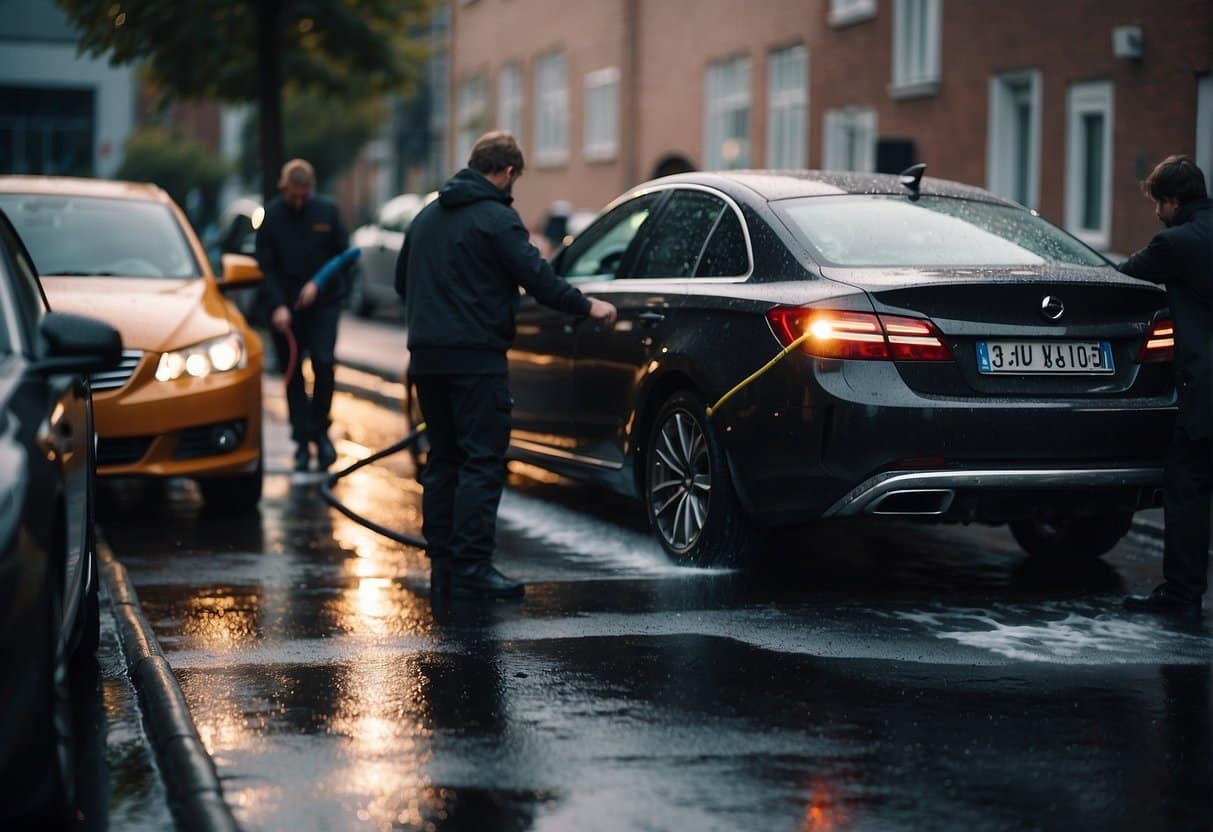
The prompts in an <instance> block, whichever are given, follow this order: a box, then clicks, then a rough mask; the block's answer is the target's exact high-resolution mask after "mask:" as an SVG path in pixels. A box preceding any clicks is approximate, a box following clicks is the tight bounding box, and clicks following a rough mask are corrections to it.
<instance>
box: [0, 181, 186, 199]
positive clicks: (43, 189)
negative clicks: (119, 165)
mask: <svg viewBox="0 0 1213 832" xmlns="http://www.w3.org/2000/svg"><path fill="white" fill-rule="evenodd" d="M0 193H10V194H12V193H17V194H53V195H58V196H95V197H104V198H109V199H141V200H147V201H151V202H168V194H167V193H165V192H164V191H163V190H162V189H161V188H159V187H158V186H156V185H153V184H151V183H150V182H122V181H119V180H116V179H84V178H80V177H72V176H0Z"/></svg>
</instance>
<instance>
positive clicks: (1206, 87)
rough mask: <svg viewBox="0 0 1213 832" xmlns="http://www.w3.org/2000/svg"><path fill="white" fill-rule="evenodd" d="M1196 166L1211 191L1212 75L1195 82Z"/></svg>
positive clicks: (1212, 155) (1212, 136)
mask: <svg viewBox="0 0 1213 832" xmlns="http://www.w3.org/2000/svg"><path fill="white" fill-rule="evenodd" d="M1196 166H1197V167H1198V168H1200V170H1201V173H1203V174H1204V175H1205V182H1206V183H1208V185H1209V188H1210V190H1213V75H1203V76H1201V77H1200V79H1199V80H1198V81H1197V82H1196Z"/></svg>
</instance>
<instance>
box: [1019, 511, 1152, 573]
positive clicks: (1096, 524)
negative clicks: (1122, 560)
mask: <svg viewBox="0 0 1213 832" xmlns="http://www.w3.org/2000/svg"><path fill="white" fill-rule="evenodd" d="M1132 525H1133V512H1131V511H1108V512H1103V513H1101V514H1081V515H1072V514H1053V513H1044V514H1038V515H1034V516H1032V517H1026V518H1021V519H1019V520H1012V521H1011V522H1010V523H1008V526H1010V529H1011V535H1012V536H1013V537H1014V538H1015V542H1016V543H1018V544H1019V545H1020V546H1021V547H1022V548H1023V550H1024V551H1025V552H1027V553H1028V554H1029V555H1032V556H1033V557H1042V558H1053V559H1058V560H1068V561H1089V560H1094V559H1096V558H1099V557H1102V556H1103V555H1106V554H1107V553H1108V552H1110V551H1112V549H1113V548H1114V547H1115V546H1116V544H1117V543H1119V542H1120V541H1121V539H1122V538H1123V537H1124V536H1125V535H1126V534H1128V533H1129V528H1130V527H1131V526H1132Z"/></svg>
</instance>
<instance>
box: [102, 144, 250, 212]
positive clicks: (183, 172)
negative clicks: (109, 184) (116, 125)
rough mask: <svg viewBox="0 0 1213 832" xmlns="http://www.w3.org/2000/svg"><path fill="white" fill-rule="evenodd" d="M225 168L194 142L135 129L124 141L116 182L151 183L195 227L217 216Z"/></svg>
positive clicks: (226, 169)
mask: <svg viewBox="0 0 1213 832" xmlns="http://www.w3.org/2000/svg"><path fill="white" fill-rule="evenodd" d="M227 175H228V166H227V164H226V163H225V162H224V161H223V159H221V158H219V156H218V155H217V154H215V153H213V152H211V151H210V150H208V149H207V148H206V147H204V146H202V145H201V144H198V143H197V142H194V141H190V140H189V139H187V138H185V137H184V136H181V135H178V134H176V133H170V132H169V131H167V130H164V129H162V128H159V127H147V128H143V129H141V130H136V131H135V132H134V133H132V134H131V135H130V138H128V139H127V141H126V154H125V157H124V158H123V160H122V166H121V167H119V168H118V173H117V177H118V178H119V179H129V180H131V181H134V182H154V183H156V184H157V185H159V186H160V187H161V188H164V190H166V191H168V193H169V196H171V197H172V198H173V199H174V200H175V201H176V202H177V204H178V205H180V206H182V207H183V208H185V209H186V211H187V213H188V214H189V217H190V221H191V222H193V223H194V226H195V227H199V228H200V227H202V226H204V225H206V223H208V222H210V221H211V220H213V219H214V218H215V216H216V215H217V214H218V208H219V191H220V190H221V189H222V188H223V180H224V179H226V178H227Z"/></svg>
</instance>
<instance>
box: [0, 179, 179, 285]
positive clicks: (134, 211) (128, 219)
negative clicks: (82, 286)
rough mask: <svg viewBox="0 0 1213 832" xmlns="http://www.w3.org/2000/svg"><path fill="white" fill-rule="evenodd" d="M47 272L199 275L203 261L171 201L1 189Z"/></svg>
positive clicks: (4, 204)
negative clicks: (190, 243)
mask: <svg viewBox="0 0 1213 832" xmlns="http://www.w3.org/2000/svg"><path fill="white" fill-rule="evenodd" d="M0 209H3V210H4V212H5V213H6V214H8V217H9V219H10V220H12V222H13V225H14V226H16V228H17V233H18V234H20V235H21V239H22V240H24V241H25V246H26V248H28V249H29V253H30V255H31V256H32V257H33V258H34V264H35V265H36V266H37V267H38V272H39V273H40V274H43V275H87V276H93V275H118V276H122V277H165V278H173V279H178V280H179V279H182V278H188V277H197V276H198V274H199V272H198V262H197V260H195V259H194V256H193V253H192V252H191V251H190V248H189V246H188V245H187V244H186V241H185V235H184V234H183V233H182V231H181V227H180V226H179V225H178V224H177V218H176V217H175V216H174V215H173V212H172V211H170V210H169V208H168V206H167V205H163V204H161V203H158V202H147V201H144V200H136V199H109V198H103V197H91V196H61V195H57V194H55V195H52V194H0Z"/></svg>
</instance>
